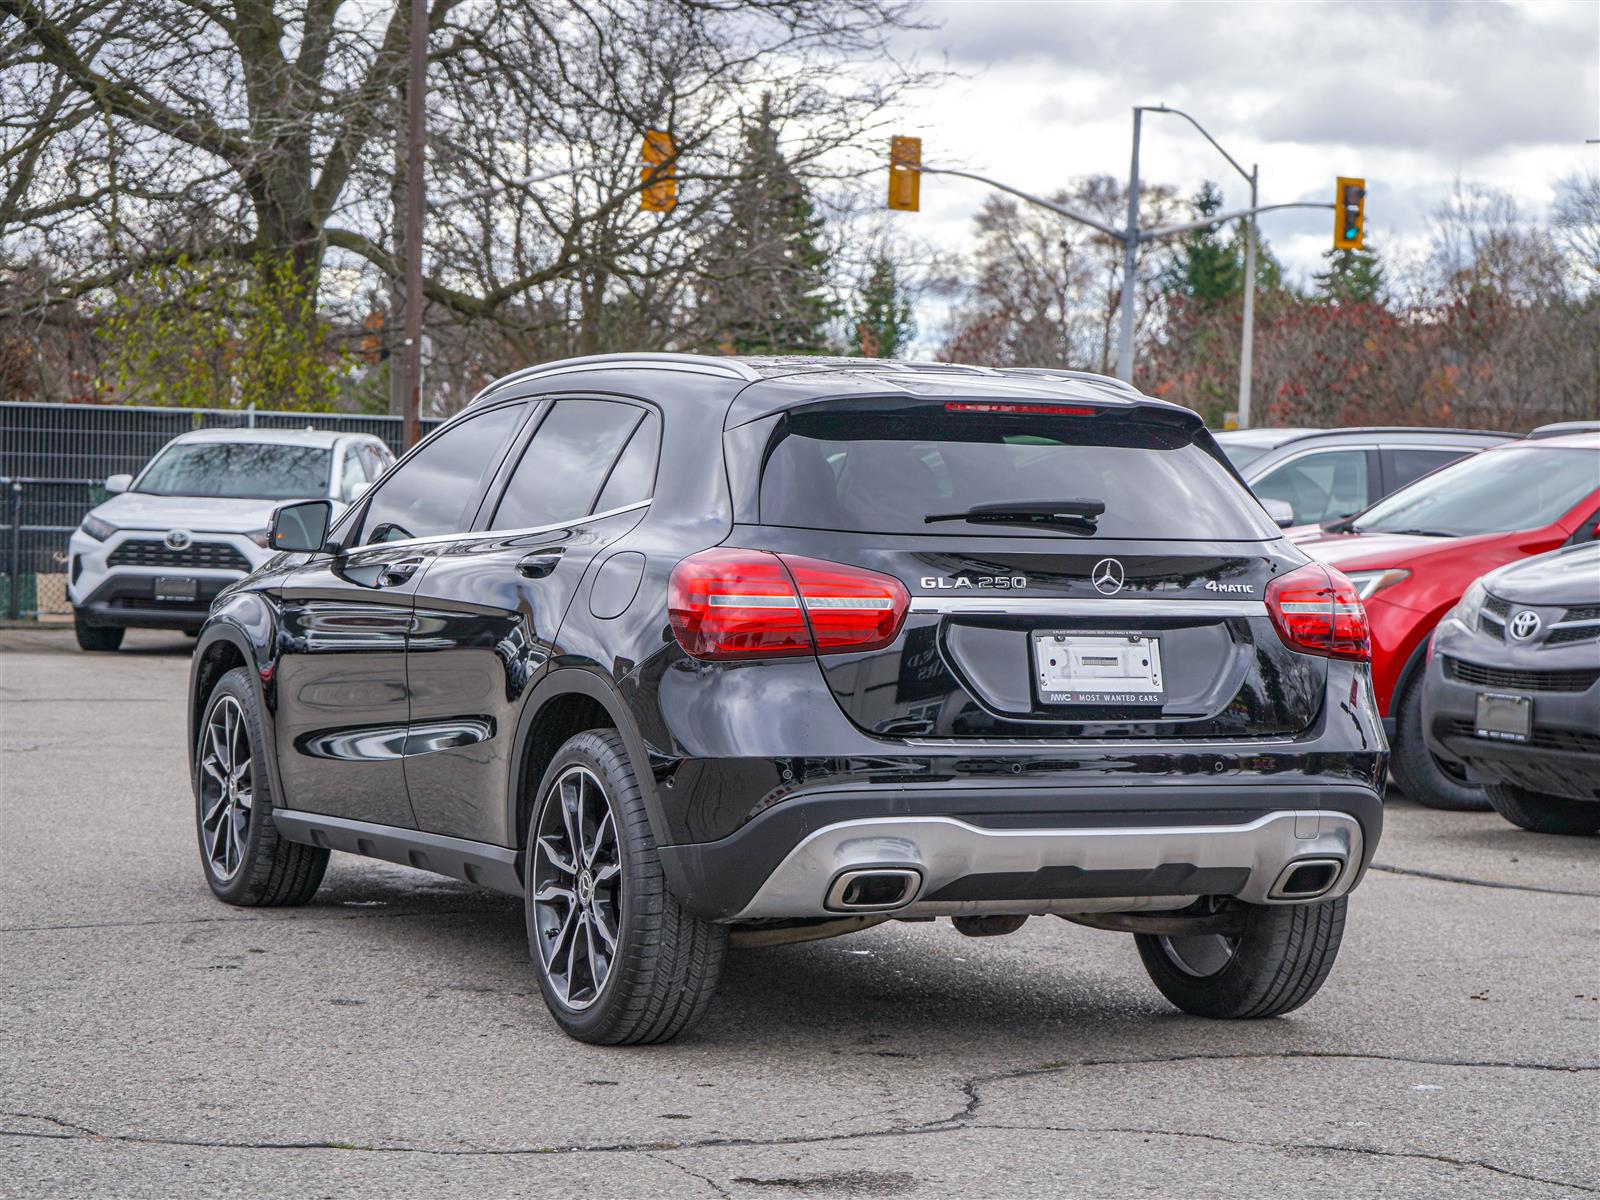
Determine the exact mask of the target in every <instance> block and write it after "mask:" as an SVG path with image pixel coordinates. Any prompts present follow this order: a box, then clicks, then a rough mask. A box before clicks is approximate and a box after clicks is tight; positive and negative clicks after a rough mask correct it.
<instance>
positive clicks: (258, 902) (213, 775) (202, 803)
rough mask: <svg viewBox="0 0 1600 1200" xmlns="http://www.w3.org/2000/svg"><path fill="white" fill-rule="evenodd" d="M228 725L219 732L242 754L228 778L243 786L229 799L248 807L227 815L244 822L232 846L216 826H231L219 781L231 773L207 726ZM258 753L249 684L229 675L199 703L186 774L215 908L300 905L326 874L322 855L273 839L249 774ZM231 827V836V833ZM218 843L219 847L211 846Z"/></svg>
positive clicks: (257, 718) (257, 716)
mask: <svg viewBox="0 0 1600 1200" xmlns="http://www.w3.org/2000/svg"><path fill="white" fill-rule="evenodd" d="M230 717H231V718H232V721H233V724H229V725H227V727H228V728H234V727H236V728H237V731H238V737H240V738H242V739H245V743H246V744H245V746H244V749H245V750H246V751H247V752H248V754H249V767H248V770H240V772H239V773H238V774H237V775H236V776H235V778H236V780H237V784H238V785H247V786H237V785H236V787H235V794H236V795H239V794H242V793H245V792H247V793H248V796H249V800H248V803H236V804H234V805H233V806H232V810H231V812H232V813H238V812H239V811H241V810H242V811H243V813H244V814H245V818H244V832H243V834H242V836H239V837H235V838H232V839H228V838H226V836H225V835H226V833H227V829H226V828H225V826H224V822H229V821H231V819H232V818H231V816H230V810H229V808H228V797H227V796H226V794H225V789H224V788H223V786H222V785H221V782H220V778H221V776H228V775H234V771H231V770H228V769H226V766H224V764H223V763H222V760H221V757H220V756H219V755H217V754H216V748H217V742H215V741H214V740H213V738H212V728H213V719H214V718H215V719H217V720H219V721H222V722H224V723H225V724H226V723H227V722H228V721H229V718H230ZM239 718H242V720H239ZM224 740H226V738H224ZM266 745H267V741H266V738H265V736H264V735H263V732H262V726H261V710H260V709H259V708H258V707H257V705H256V694H255V692H254V690H252V688H251V687H250V676H249V675H248V674H247V673H246V671H245V668H243V667H235V668H234V669H233V670H231V671H229V672H228V673H227V674H226V675H224V676H223V677H222V678H221V679H220V680H218V681H217V686H216V689H215V690H214V691H212V693H211V695H210V696H209V697H207V698H206V708H205V716H204V717H203V718H202V719H201V722H200V736H199V739H198V740H197V742H196V745H195V749H194V760H193V763H192V767H191V769H192V771H193V777H194V801H195V833H196V837H197V840H198V842H199V845H200V863H201V866H202V869H203V870H204V871H205V874H206V882H207V883H208V884H210V885H211V890H212V891H213V892H214V893H216V896H217V898H218V899H219V900H223V901H225V902H227V903H228V904H238V905H243V906H250V907H263V908H280V907H289V906H292V905H298V904H304V903H305V902H306V901H308V900H310V899H311V897H312V896H314V895H315V894H316V891H317V888H318V887H319V886H320V885H321V883H322V875H323V872H324V871H326V870H327V869H328V851H327V850H324V849H320V848H318V847H316V846H303V845H300V844H299V843H298V842H291V841H287V840H285V839H284V838H283V837H282V836H280V835H279V833H278V830H277V827H276V826H275V825H274V824H273V823H272V810H273V795H272V783H271V779H270V776H269V774H268V772H267V771H266V770H265V769H264V768H263V769H261V770H256V766H257V764H258V763H260V760H261V758H262V756H263V755H264V753H265V752H266V751H265V747H266ZM208 760H210V764H211V765H209V766H208ZM228 765H231V764H228ZM219 768H221V769H220V774H219ZM219 814H220V815H219ZM232 827H233V828H234V829H237V825H233V826H232ZM219 837H222V838H223V840H222V841H219V840H218V839H219Z"/></svg>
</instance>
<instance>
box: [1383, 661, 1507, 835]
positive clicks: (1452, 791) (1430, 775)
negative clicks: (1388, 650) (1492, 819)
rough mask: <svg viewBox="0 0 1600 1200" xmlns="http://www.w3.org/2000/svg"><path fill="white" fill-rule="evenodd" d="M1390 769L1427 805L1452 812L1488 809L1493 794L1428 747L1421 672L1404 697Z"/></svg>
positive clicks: (1403, 788) (1402, 785) (1406, 790)
mask: <svg viewBox="0 0 1600 1200" xmlns="http://www.w3.org/2000/svg"><path fill="white" fill-rule="evenodd" d="M1389 773H1390V774H1391V775H1392V776H1393V777H1394V779H1395V782H1397V783H1398V784H1399V785H1400V790H1401V791H1403V792H1404V793H1405V794H1406V795H1408V796H1410V797H1411V798H1412V799H1413V800H1415V801H1416V802H1417V803H1418V804H1420V805H1422V806H1423V807H1424V808H1439V809H1445V810H1446V811H1449V812H1488V811H1489V797H1488V796H1487V795H1486V794H1485V793H1484V790H1483V788H1482V787H1480V786H1479V785H1477V784H1475V783H1468V782H1467V779H1466V776H1465V774H1464V773H1462V771H1461V769H1460V768H1459V767H1457V766H1454V765H1453V764H1450V763H1446V762H1443V761H1441V760H1440V759H1439V758H1438V756H1437V755H1435V754H1434V752H1433V751H1432V750H1430V749H1428V741H1427V738H1425V737H1424V736H1423V733H1422V675H1421V674H1420V673H1418V675H1417V676H1416V678H1414V679H1413V680H1412V681H1411V682H1410V683H1409V684H1407V685H1406V690H1405V693H1404V694H1403V695H1402V696H1401V697H1400V709H1399V720H1398V721H1397V722H1396V723H1395V735H1394V745H1393V746H1392V747H1390V754H1389Z"/></svg>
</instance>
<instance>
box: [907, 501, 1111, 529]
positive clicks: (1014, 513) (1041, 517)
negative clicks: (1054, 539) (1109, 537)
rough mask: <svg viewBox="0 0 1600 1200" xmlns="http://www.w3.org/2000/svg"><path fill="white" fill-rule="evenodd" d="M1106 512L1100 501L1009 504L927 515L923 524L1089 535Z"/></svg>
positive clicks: (1103, 503)
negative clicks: (1036, 527) (1039, 529)
mask: <svg viewBox="0 0 1600 1200" xmlns="http://www.w3.org/2000/svg"><path fill="white" fill-rule="evenodd" d="M1105 511H1106V506H1105V502H1104V501H1103V500H1087V499H1078V500H1028V501H1023V502H1020V503H1012V504H978V505H975V506H973V507H972V508H969V509H967V510H966V511H965V512H958V513H929V514H928V515H927V516H925V517H923V518H922V520H923V523H924V524H927V525H932V524H934V523H935V522H938V521H969V522H971V523H972V524H975V525H982V524H992V525H1050V526H1052V527H1056V528H1061V529H1068V530H1072V531H1074V532H1078V533H1093V532H1094V531H1095V520H1096V518H1098V517H1099V516H1100V514H1101V513H1103V512H1105Z"/></svg>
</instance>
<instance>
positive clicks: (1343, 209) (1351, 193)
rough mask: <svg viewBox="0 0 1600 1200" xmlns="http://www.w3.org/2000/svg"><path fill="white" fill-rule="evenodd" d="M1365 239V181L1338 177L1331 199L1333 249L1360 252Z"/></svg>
mask: <svg viewBox="0 0 1600 1200" xmlns="http://www.w3.org/2000/svg"><path fill="white" fill-rule="evenodd" d="M1366 238H1367V181H1366V180H1365V179H1347V178H1346V177H1345V176H1343V175H1341V176H1339V182H1338V186H1337V187H1335V189H1334V197H1333V248H1334V249H1335V250H1362V249H1365V248H1366Z"/></svg>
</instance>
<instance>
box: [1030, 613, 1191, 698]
mask: <svg viewBox="0 0 1600 1200" xmlns="http://www.w3.org/2000/svg"><path fill="white" fill-rule="evenodd" d="M1033 677H1034V682H1035V683H1036V684H1037V685H1038V688H1039V699H1040V701H1041V702H1043V703H1045V704H1165V703H1166V701H1167V685H1166V679H1165V676H1164V675H1163V673H1162V669H1161V639H1160V638H1159V637H1155V636H1147V635H1141V634H1126V633H1084V632H1081V631H1077V630H1073V631H1067V630H1055V629H1051V630H1045V631H1043V632H1039V633H1035V634H1034V635H1033Z"/></svg>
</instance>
